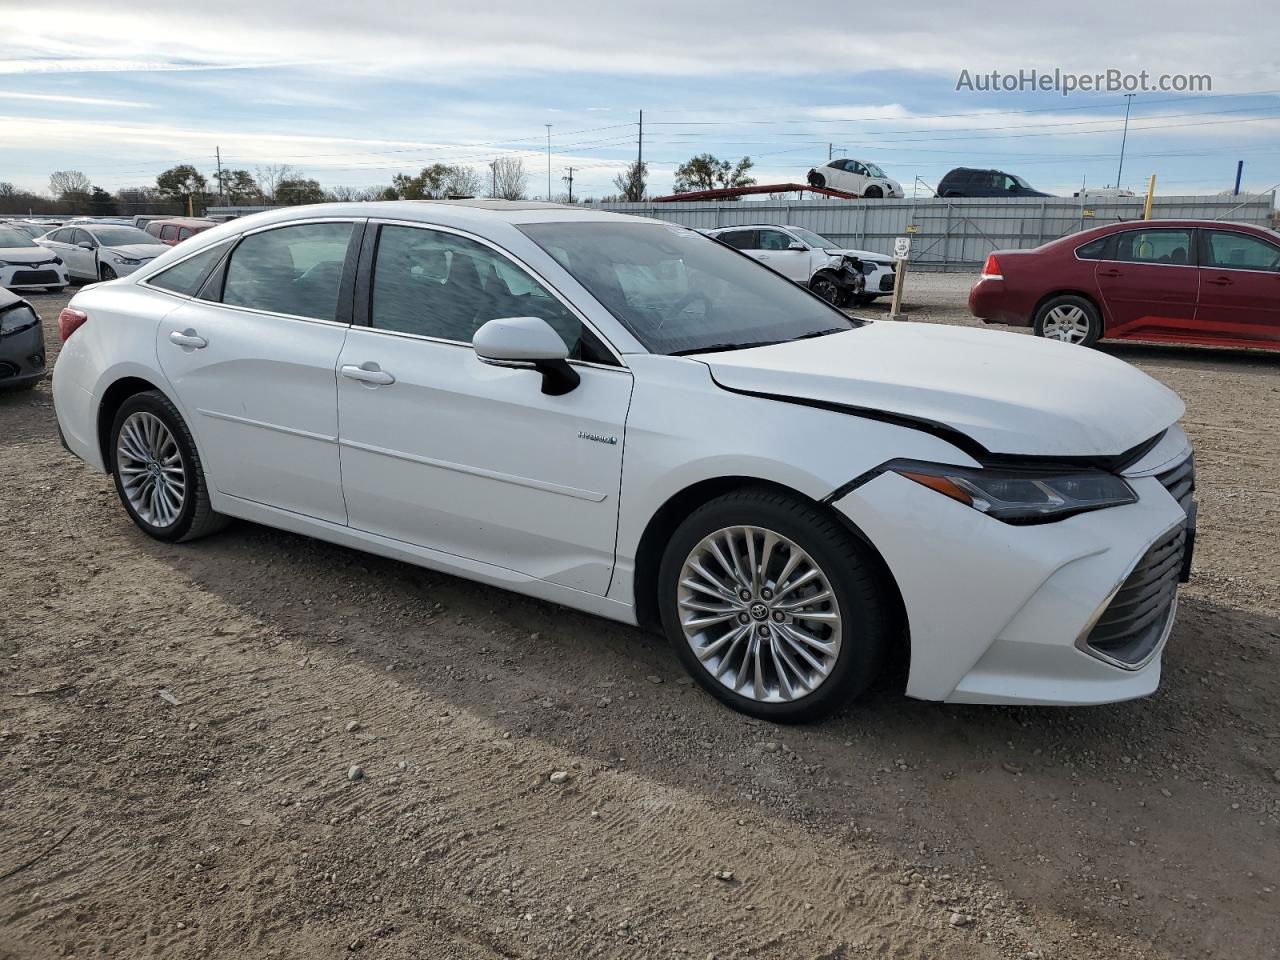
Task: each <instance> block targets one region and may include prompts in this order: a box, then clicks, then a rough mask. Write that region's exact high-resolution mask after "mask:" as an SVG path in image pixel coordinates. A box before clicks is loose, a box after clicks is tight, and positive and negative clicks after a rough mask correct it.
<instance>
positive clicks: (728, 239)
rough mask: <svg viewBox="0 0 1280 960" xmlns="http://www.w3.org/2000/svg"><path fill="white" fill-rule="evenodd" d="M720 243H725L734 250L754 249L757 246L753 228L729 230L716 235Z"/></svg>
mask: <svg viewBox="0 0 1280 960" xmlns="http://www.w3.org/2000/svg"><path fill="white" fill-rule="evenodd" d="M716 239H717V240H719V241H720V242H721V243H727V244H728V245H729V246H731V247H733V248H734V249H735V250H755V249H756V248H757V241H756V231H755V230H730V231H729V232H728V233H722V234H720V236H718V237H716Z"/></svg>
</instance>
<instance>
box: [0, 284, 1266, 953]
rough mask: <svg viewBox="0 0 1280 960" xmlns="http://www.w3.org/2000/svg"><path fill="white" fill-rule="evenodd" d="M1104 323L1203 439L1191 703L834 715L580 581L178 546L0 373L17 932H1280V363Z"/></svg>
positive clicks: (773, 939) (619, 946) (1231, 943)
mask: <svg viewBox="0 0 1280 960" xmlns="http://www.w3.org/2000/svg"><path fill="white" fill-rule="evenodd" d="M969 282H970V278H968V277H955V276H930V275H920V276H916V277H913V278H912V286H911V289H910V293H909V296H908V304H909V310H910V313H911V316H912V319H913V320H917V321H928V322H944V323H969V322H973V321H971V320H969V319H968V318H967V317H966V315H965V311H964V296H965V293H966V291H967V288H968V285H969ZM33 299H34V300H35V302H36V303H37V306H38V308H39V309H40V310H41V312H42V314H43V315H44V317H45V319H46V322H47V331H48V335H49V340H50V353H51V354H52V353H53V352H54V351H55V350H56V334H55V331H54V327H55V324H54V323H53V321H54V319H55V318H56V316H57V313H58V309H59V308H60V306H61V305H62V303H63V302H64V301H65V297H62V298H60V297H54V296H39V297H35V298H33ZM865 312H866V313H868V314H870V315H882V314H883V313H884V312H885V307H884V306H883V305H878V306H872V307H869V308H867V310H866V311H865ZM1107 349H1108V350H1109V351H1110V352H1113V353H1115V354H1116V355H1118V356H1121V357H1123V358H1124V359H1126V360H1128V361H1130V362H1132V363H1134V364H1136V365H1137V366H1139V367H1141V368H1142V369H1144V370H1146V371H1147V372H1149V373H1150V374H1152V375H1153V376H1155V377H1157V378H1159V379H1160V380H1162V381H1164V382H1165V383H1167V384H1169V385H1170V386H1171V387H1173V388H1174V389H1175V390H1177V391H1178V392H1179V393H1180V394H1181V395H1182V396H1183V397H1184V398H1185V399H1186V402H1187V407H1188V412H1187V417H1186V425H1187V428H1188V430H1189V432H1190V433H1191V436H1192V438H1193V440H1194V442H1195V444H1196V447H1197V456H1198V463H1199V471H1200V491H1199V496H1200V501H1201V519H1200V539H1199V550H1198V553H1197V558H1196V567H1195V579H1194V581H1193V583H1192V584H1191V585H1190V586H1189V587H1188V588H1186V589H1185V591H1184V595H1183V596H1184V602H1183V605H1182V608H1181V612H1180V616H1179V621H1178V624H1177V627H1176V629H1175V631H1174V634H1173V637H1172V640H1171V642H1170V644H1169V647H1168V651H1167V653H1166V655H1165V680H1164V683H1163V685H1162V687H1161V689H1160V691H1159V692H1158V693H1157V694H1156V695H1155V696H1153V697H1151V698H1149V699H1146V700H1141V701H1136V702H1132V703H1124V704H1117V705H1112V706H1106V707H1096V708H1089V709H1070V710H1064V709H1030V708H986V707H983V708H978V707H954V706H944V705H939V704H930V703H920V702H916V701H912V700H908V699H906V698H904V697H902V696H901V695H898V694H896V693H893V692H891V690H889V689H887V688H886V689H882V690H880V691H879V692H877V693H875V694H873V695H872V696H870V697H869V698H867V699H865V700H863V701H861V702H859V703H857V704H856V705H853V706H851V707H850V708H848V709H847V710H845V711H844V712H843V713H841V714H840V715H838V716H837V717H835V718H834V719H832V720H830V721H828V722H825V723H823V724H820V725H815V726H809V727H802V728H781V727H775V726H772V725H769V724H766V723H761V722H759V721H755V720H751V719H748V718H745V717H742V716H739V715H737V714H734V713H731V712H729V711H727V710H726V709H724V708H722V707H721V706H719V705H718V704H716V703H715V702H714V701H712V700H711V699H710V698H709V697H707V696H705V695H704V694H702V693H700V692H699V691H698V690H697V689H696V688H695V687H693V686H691V685H690V683H689V682H688V680H687V679H686V678H685V676H684V675H683V673H682V670H681V668H680V666H679V664H678V662H677V660H676V658H675V656H674V655H673V654H672V652H671V651H670V649H669V648H668V647H667V646H666V645H665V644H664V643H663V642H662V641H661V640H660V639H658V638H655V637H653V636H650V635H648V634H645V633H642V632H640V631H638V630H634V629H630V628H626V627H622V626H619V625H615V624H611V623H607V622H605V621H602V620H596V619H593V618H591V617H588V616H585V615H581V614H577V613H573V612H568V611H565V610H562V609H559V608H556V607H554V606H552V605H549V604H545V603H541V602H537V601H533V600H527V599H523V598H520V597H517V596H514V595H512V594H508V593H504V592H502V591H499V590H495V589H490V588H486V587H481V586H477V585H474V584H471V583H468V582H465V581H461V580H457V579H454V578H451V577H448V576H442V575H439V574H435V573H432V572H429V571H425V570H421V569H418V568H415V567H411V566H407V565H404V564H400V563H395V562H391V561H385V560H380V559H377V558H374V557H369V556H366V555H363V554H359V553H356V552H353V551H350V550H346V549H341V548H337V547H332V546H328V545H325V544H322V543H319V542H316V541H312V540H308V539H306V538H303V537H298V536H294V535H291V534H287V533H281V532H277V531H274V530H270V529H267V528H265V527H258V526H254V525H252V524H248V523H237V524H235V525H233V526H232V527H231V528H230V529H228V530H227V531H226V532H224V533H222V534H219V535H218V536H216V537H214V538H211V539H209V540H205V541H200V542H198V543H196V544H191V545H187V546H166V545H163V544H159V543H156V542H153V541H151V540H148V539H147V538H146V537H144V536H143V535H142V534H141V532H139V531H138V530H137V529H135V528H134V527H133V525H132V524H131V523H130V522H129V521H128V519H127V518H126V516H125V514H124V512H123V510H122V509H121V508H120V507H119V505H118V503H117V501H116V497H115V492H114V490H113V488H112V486H111V483H110V480H109V478H107V477H105V476H102V475H99V474H96V473H93V472H91V471H90V470H89V468H87V467H86V466H84V465H83V464H81V463H80V462H79V461H77V460H75V459H74V458H73V457H71V456H70V455H69V454H67V453H65V452H64V451H63V450H62V448H61V446H60V445H59V444H58V441H57V439H56V436H55V433H54V415H53V406H52V398H51V395H50V392H49V389H48V384H47V383H46V384H43V385H41V387H40V388H39V389H38V390H36V391H35V392H34V393H25V394H13V395H0V958H47V957H60V956H77V957H89V956H95V957H99V956H112V957H126V958H132V957H175V958H186V957H217V958H233V957H234V958H239V957H246V958H248V957H253V958H277V957H279V958H283V957H289V958H293V957H306V958H336V957H344V956H351V955H355V956H365V955H368V956H373V957H385V958H411V957H413V958H417V957H429V958H435V957H446V958H454V957H457V958H529V960H532V958H535V957H541V958H567V957H628V958H630V957H645V958H658V957H662V958H667V957H672V958H686V957H692V958H697V960H701V958H708V957H717V958H738V957H741V958H745V957H752V958H775V957H776V958H787V960H792V958H804V960H820V958H826V960H836V958H858V957H886V958H890V957H891V958H926V957H928V958H939V957H943V958H1015V960H1018V958H1021V960H1030V958H1040V960H1058V958H1063V960H1074V958H1084V957H1108V958H1139V957H1142V958H1161V960H1163V958H1182V957H1196V958H1201V957H1206V958H1221V960H1242V958H1264V957H1278V956H1280V890H1278V888H1280V670H1278V667H1280V657H1278V655H1277V648H1278V647H1280V559H1278V558H1277V550H1276V541H1277V539H1278V538H1280V482H1277V480H1276V477H1277V475H1280V430H1278V429H1277V424H1280V355H1270V356H1268V355H1262V354H1256V353H1250V352H1246V351H1229V350H1208V349H1193V348H1175V347H1145V346H1133V345H1128V346H1116V347H1108V348H1107ZM1064 402H1070V398H1064ZM353 768H359V770H355V769H353ZM553 772H562V773H564V774H567V778H561V777H556V778H555V779H556V780H561V779H564V782H561V783H553V782H551V777H550V775H551V774H552V773H553Z"/></svg>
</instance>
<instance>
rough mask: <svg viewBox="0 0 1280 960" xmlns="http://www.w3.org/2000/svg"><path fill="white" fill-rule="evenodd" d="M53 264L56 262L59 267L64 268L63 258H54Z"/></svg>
mask: <svg viewBox="0 0 1280 960" xmlns="http://www.w3.org/2000/svg"><path fill="white" fill-rule="evenodd" d="M53 262H54V263H56V264H57V265H58V266H62V258H61V257H54V258H53Z"/></svg>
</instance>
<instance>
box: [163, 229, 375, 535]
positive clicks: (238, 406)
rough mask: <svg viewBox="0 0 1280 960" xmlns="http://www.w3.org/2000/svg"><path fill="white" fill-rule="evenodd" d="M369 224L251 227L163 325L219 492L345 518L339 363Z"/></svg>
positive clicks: (179, 388) (166, 364)
mask: <svg viewBox="0 0 1280 960" xmlns="http://www.w3.org/2000/svg"><path fill="white" fill-rule="evenodd" d="M362 231H363V221H358V222H357V221H352V220H350V219H345V220H321V221H310V222H305V223H290V224H285V225H277V226H272V227H268V228H265V229H263V230H259V231H256V232H254V233H250V234H248V235H246V236H245V237H244V238H243V239H242V240H241V241H240V242H239V244H238V245H237V246H236V247H235V249H234V250H232V251H231V253H230V255H229V256H228V257H227V259H226V261H225V262H224V263H223V264H222V266H221V267H220V268H219V270H218V272H217V273H216V274H215V275H214V276H213V277H211V278H210V279H209V280H208V281H207V282H206V283H205V285H204V287H203V289H202V290H201V293H200V295H199V297H197V298H195V299H192V300H189V301H187V302H185V303H183V304H181V305H180V306H179V307H178V308H177V309H176V310H174V311H173V312H171V313H169V314H168V315H166V316H165V318H164V319H163V320H162V321H161V323H160V326H159V330H158V333H157V340H156V352H157V354H158V356H159V358H160V366H161V368H162V369H163V370H164V373H165V376H167V377H168V378H169V382H170V383H172V384H173V388H174V391H175V392H176V394H177V397H178V400H179V403H180V404H181V405H182V407H183V409H184V412H185V414H186V419H187V423H188V424H190V425H191V428H192V431H193V432H194V433H195V435H196V441H197V442H198V444H199V446H200V453H201V456H202V458H203V459H204V463H205V469H206V471H207V473H208V474H209V478H210V480H211V482H212V483H213V486H214V487H215V488H216V489H217V490H218V491H219V492H221V493H224V494H226V495H228V496H232V497H239V498H241V499H243V500H249V501H252V502H254V503H259V504H265V505H267V506H272V507H278V508H281V509H283V510H288V511H290V512H293V513H299V514H303V515H305V516H308V517H316V518H318V519H321V520H327V521H329V522H331V523H346V518H347V515H346V506H345V504H344V503H343V500H342V483H341V479H340V477H339V468H338V407H337V385H336V379H335V378H336V373H335V369H336V367H337V362H338V355H339V353H340V352H341V351H342V345H343V342H344V341H345V340H346V337H347V330H348V329H349V323H350V316H351V290H352V288H353V284H354V275H355V249H356V248H357V247H358V245H359V238H360V236H361V234H362ZM349 254H350V255H349ZM166 272H167V271H166ZM163 276H164V274H161V277H163ZM156 285H157V286H158V285H159V284H156Z"/></svg>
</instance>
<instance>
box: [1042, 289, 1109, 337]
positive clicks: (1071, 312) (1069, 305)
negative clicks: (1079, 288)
mask: <svg viewBox="0 0 1280 960" xmlns="http://www.w3.org/2000/svg"><path fill="white" fill-rule="evenodd" d="M1034 330H1035V334H1036V336H1037V337H1044V338H1045V339H1046V340H1059V341H1061V342H1063V343H1075V344H1079V345H1080V346H1082V347H1091V346H1093V345H1094V344H1095V343H1097V342H1098V339H1099V338H1100V337H1101V336H1102V317H1101V316H1100V315H1099V313H1098V308H1097V307H1095V306H1094V305H1093V304H1092V303H1090V302H1089V301H1088V300H1086V299H1085V298H1084V297H1077V296H1074V295H1070V294H1063V295H1062V296H1059V297H1053V298H1052V299H1050V300H1048V301H1046V302H1045V303H1044V304H1043V305H1042V306H1041V307H1040V309H1039V310H1038V311H1036V318H1035V326H1034Z"/></svg>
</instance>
